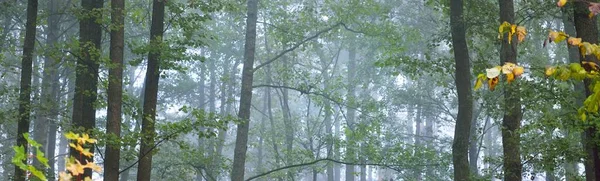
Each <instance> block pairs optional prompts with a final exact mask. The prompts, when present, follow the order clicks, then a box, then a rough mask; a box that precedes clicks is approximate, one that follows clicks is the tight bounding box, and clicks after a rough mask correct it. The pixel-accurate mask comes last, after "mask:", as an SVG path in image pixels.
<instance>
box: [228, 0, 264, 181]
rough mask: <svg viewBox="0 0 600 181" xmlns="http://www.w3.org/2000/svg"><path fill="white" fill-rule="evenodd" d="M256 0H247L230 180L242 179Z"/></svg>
mask: <svg viewBox="0 0 600 181" xmlns="http://www.w3.org/2000/svg"><path fill="white" fill-rule="evenodd" d="M257 14H258V0H248V3H247V18H246V40H245V45H244V66H243V68H242V90H241V93H240V107H239V112H238V117H239V119H241V121H242V123H239V124H238V125H237V127H238V128H237V133H236V137H235V150H234V157H233V167H232V170H231V180H232V181H242V180H244V169H245V168H246V167H245V165H246V151H247V149H248V130H249V127H250V108H251V106H252V80H253V78H254V70H253V66H254V51H255V50H256V20H257V18H258V15H257Z"/></svg>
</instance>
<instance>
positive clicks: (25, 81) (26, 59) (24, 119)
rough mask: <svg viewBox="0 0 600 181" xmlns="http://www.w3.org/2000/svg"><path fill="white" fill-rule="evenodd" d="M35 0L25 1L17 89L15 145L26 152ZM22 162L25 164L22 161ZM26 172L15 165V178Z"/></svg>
mask: <svg viewBox="0 0 600 181" xmlns="http://www.w3.org/2000/svg"><path fill="white" fill-rule="evenodd" d="M37 9H38V1H37V0H28V1H27V23H26V24H25V40H24V44H23V59H22V61H21V85H20V91H19V123H18V128H17V146H19V147H23V148H24V150H25V154H27V153H28V152H27V140H25V137H24V136H23V134H25V133H29V121H30V120H29V116H30V114H31V74H32V66H33V63H32V62H33V51H34V50H35V49H34V48H35V34H36V20H37ZM24 164H27V162H26V161H24ZM26 177H27V176H26V173H25V171H24V170H21V169H20V168H18V167H15V180H16V181H24V180H25V179H26Z"/></svg>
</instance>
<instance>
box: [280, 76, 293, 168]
mask: <svg viewBox="0 0 600 181" xmlns="http://www.w3.org/2000/svg"><path fill="white" fill-rule="evenodd" d="M283 85H284V86H287V85H286V83H283ZM280 90H281V97H280V102H281V111H282V113H283V124H284V127H285V146H286V147H285V163H286V165H292V164H293V162H294V160H292V159H293V157H292V155H293V148H294V127H293V125H294V123H293V122H292V118H291V112H290V107H289V104H288V103H289V93H288V90H287V89H286V88H282V89H280ZM287 176H288V178H289V179H290V180H295V179H294V177H295V169H287Z"/></svg>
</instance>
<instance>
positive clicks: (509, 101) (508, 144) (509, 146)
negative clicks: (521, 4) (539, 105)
mask: <svg viewBox="0 0 600 181" xmlns="http://www.w3.org/2000/svg"><path fill="white" fill-rule="evenodd" d="M499 5H500V22H505V21H506V22H509V23H511V24H513V23H515V18H514V17H515V11H514V4H513V0H499ZM513 36H515V38H512V42H508V35H506V34H505V35H504V39H503V41H502V47H501V50H500V63H501V64H502V65H504V63H506V62H511V63H514V64H517V38H516V35H513ZM517 83H518V82H515V83H513V84H509V85H507V86H506V87H505V90H504V102H505V111H504V117H503V118H502V128H501V130H502V147H503V153H504V157H503V161H504V165H503V169H504V180H514V181H520V180H521V179H522V177H521V172H522V168H523V165H521V154H520V146H521V143H520V142H521V134H520V133H519V132H518V130H519V128H520V126H521V118H522V112H521V103H520V98H519V93H518V86H516V85H515V84H517Z"/></svg>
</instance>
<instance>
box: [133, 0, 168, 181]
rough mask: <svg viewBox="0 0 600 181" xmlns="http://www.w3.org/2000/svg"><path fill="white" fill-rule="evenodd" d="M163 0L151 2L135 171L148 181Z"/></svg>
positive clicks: (153, 134) (154, 116)
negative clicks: (148, 47)
mask: <svg viewBox="0 0 600 181" xmlns="http://www.w3.org/2000/svg"><path fill="white" fill-rule="evenodd" d="M165 3H166V2H165V1H163V0H154V1H153V2H152V24H151V25H150V49H151V51H150V52H149V53H148V67H147V69H146V80H145V82H144V84H145V86H146V87H145V89H144V106H143V112H142V137H141V145H140V153H139V163H138V171H137V180H138V181H149V180H150V177H151V173H152V150H153V148H154V147H155V146H154V144H155V143H154V138H155V135H156V130H155V124H156V102H157V96H158V81H159V79H160V66H159V65H160V60H161V59H160V57H161V51H160V50H161V48H160V47H161V46H162V42H163V34H164V32H163V29H164V23H165V22H164V20H165Z"/></svg>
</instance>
